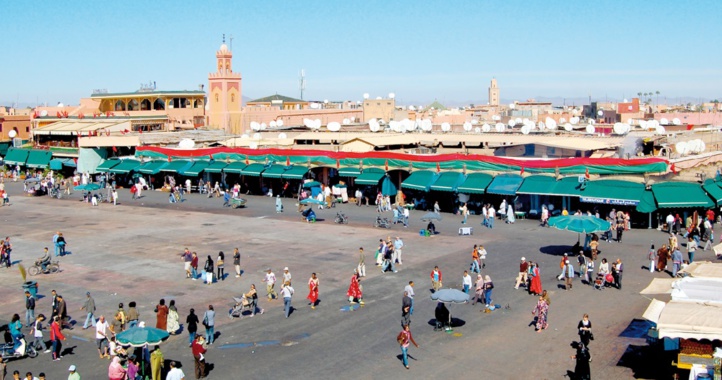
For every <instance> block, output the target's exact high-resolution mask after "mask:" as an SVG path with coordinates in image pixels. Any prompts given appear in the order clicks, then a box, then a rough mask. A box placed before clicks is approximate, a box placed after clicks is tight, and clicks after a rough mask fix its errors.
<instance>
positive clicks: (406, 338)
mask: <svg viewBox="0 0 722 380" xmlns="http://www.w3.org/2000/svg"><path fill="white" fill-rule="evenodd" d="M396 341H397V342H398V343H399V345H400V346H401V355H402V356H403V363H404V367H406V369H409V345H410V343H413V344H414V346H416V347H417V348H418V347H419V345H418V344H416V341H415V340H414V337H413V336H412V335H411V330H410V329H409V325H406V326H404V327H403V330H401V332H400V333H399V335H397V336H396Z"/></svg>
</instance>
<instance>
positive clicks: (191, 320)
mask: <svg viewBox="0 0 722 380" xmlns="http://www.w3.org/2000/svg"><path fill="white" fill-rule="evenodd" d="M198 323H199V321H198V316H197V315H196V310H195V309H194V308H191V310H190V313H189V314H188V316H187V317H186V330H188V347H190V346H191V345H192V344H193V341H194V340H195V339H196V332H197V331H198Z"/></svg>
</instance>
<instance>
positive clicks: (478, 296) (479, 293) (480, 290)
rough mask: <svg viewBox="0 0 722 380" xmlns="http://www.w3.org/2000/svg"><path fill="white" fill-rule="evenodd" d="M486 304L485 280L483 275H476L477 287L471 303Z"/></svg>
mask: <svg viewBox="0 0 722 380" xmlns="http://www.w3.org/2000/svg"><path fill="white" fill-rule="evenodd" d="M477 301H478V302H480V303H484V302H483V301H484V278H483V277H482V276H481V274H477V275H476V286H475V287H474V300H473V301H471V304H472V305H476V302H477Z"/></svg>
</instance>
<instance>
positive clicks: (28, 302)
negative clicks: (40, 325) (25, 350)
mask: <svg viewBox="0 0 722 380" xmlns="http://www.w3.org/2000/svg"><path fill="white" fill-rule="evenodd" d="M34 322H35V297H33V295H32V294H30V292H29V291H27V290H26V291H25V326H28V328H30V327H32V324H33V323H34Z"/></svg>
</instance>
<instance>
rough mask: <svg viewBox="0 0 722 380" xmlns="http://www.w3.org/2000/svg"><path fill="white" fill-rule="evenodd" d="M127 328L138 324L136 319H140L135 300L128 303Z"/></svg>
mask: <svg viewBox="0 0 722 380" xmlns="http://www.w3.org/2000/svg"><path fill="white" fill-rule="evenodd" d="M127 319H128V328H133V327H135V326H138V320H139V319H140V313H138V309H137V308H136V303H135V301H130V302H129V303H128V315H127Z"/></svg>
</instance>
